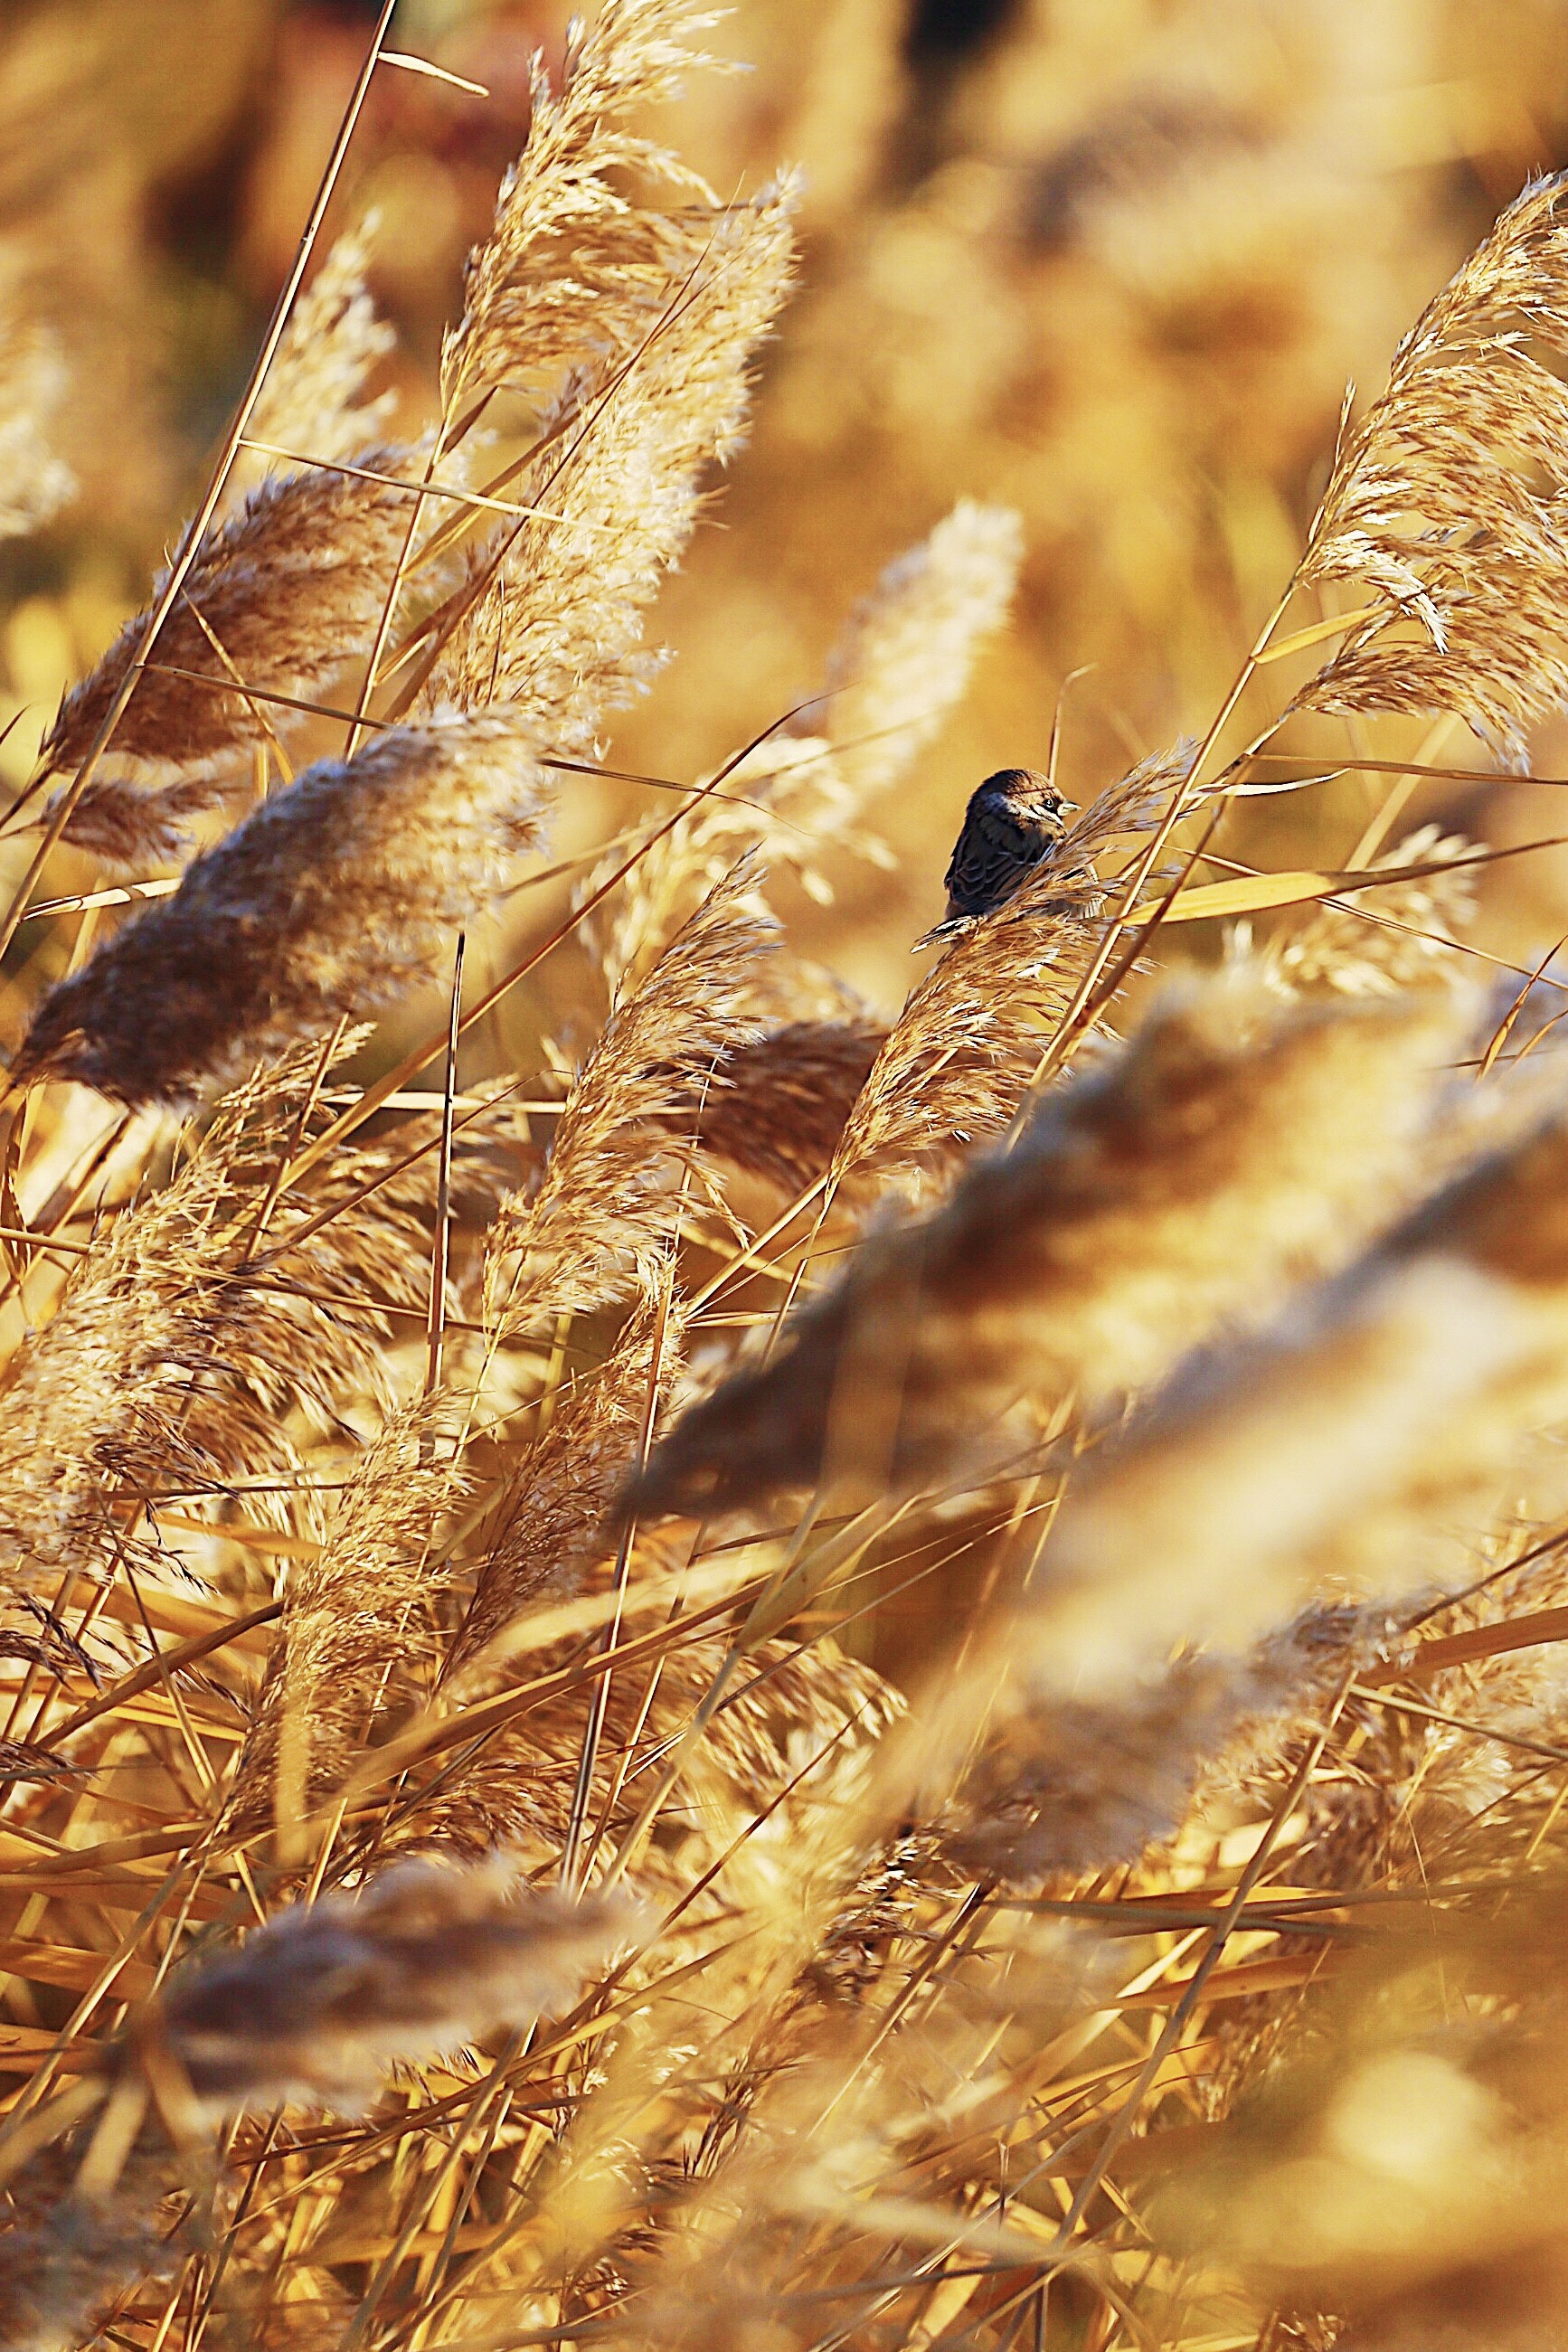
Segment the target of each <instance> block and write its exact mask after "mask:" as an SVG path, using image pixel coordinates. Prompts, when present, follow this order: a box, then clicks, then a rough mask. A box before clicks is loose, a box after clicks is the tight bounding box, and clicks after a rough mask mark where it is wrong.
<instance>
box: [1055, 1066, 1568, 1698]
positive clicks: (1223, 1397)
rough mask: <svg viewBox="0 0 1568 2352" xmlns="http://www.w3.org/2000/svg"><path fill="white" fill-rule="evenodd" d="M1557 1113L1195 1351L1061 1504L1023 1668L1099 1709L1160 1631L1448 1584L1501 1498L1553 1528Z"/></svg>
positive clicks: (1170, 1636)
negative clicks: (1036, 1630) (1233, 1342)
mask: <svg viewBox="0 0 1568 2352" xmlns="http://www.w3.org/2000/svg"><path fill="white" fill-rule="evenodd" d="M1565 1171H1568V1120H1565V1119H1564V1118H1563V1116H1562V1114H1561V1113H1559V1115H1558V1116H1557V1117H1556V1118H1553V1119H1552V1120H1549V1121H1547V1122H1546V1123H1545V1124H1544V1125H1543V1126H1542V1127H1540V1128H1538V1129H1535V1130H1534V1131H1533V1132H1532V1133H1531V1134H1530V1135H1529V1136H1527V1137H1526V1138H1524V1139H1522V1140H1521V1142H1519V1143H1516V1144H1513V1145H1511V1146H1510V1147H1509V1148H1507V1149H1506V1150H1502V1151H1500V1152H1499V1153H1496V1154H1494V1155H1493V1156H1492V1157H1490V1158H1489V1159H1488V1160H1483V1161H1482V1162H1481V1163H1480V1164H1479V1166H1478V1167H1476V1168H1475V1169H1474V1170H1473V1171H1470V1172H1469V1173H1468V1174H1465V1175H1462V1176H1460V1177H1458V1178H1457V1179H1456V1180H1455V1181H1453V1182H1452V1183H1451V1184H1450V1185H1448V1186H1447V1187H1446V1188H1444V1189H1443V1190H1442V1191H1441V1192H1438V1193H1437V1194H1436V1196H1435V1198H1434V1199H1433V1200H1431V1201H1430V1202H1426V1204H1425V1205H1424V1206H1422V1207H1421V1208H1420V1209H1418V1210H1416V1211H1415V1212H1413V1213H1411V1214H1410V1215H1409V1216H1408V1218H1407V1219H1406V1220H1405V1222H1404V1223H1402V1224H1401V1225H1400V1226H1398V1227H1397V1228H1396V1229H1395V1230H1394V1232H1393V1233H1392V1234H1390V1235H1389V1236H1388V1237H1387V1238H1386V1240H1384V1241H1383V1242H1381V1243H1379V1244H1377V1245H1376V1246H1375V1247H1374V1248H1373V1250H1372V1251H1371V1252H1370V1253H1369V1254H1368V1255H1367V1256H1366V1257H1365V1258H1364V1259H1363V1260H1362V1261H1360V1262H1358V1263H1357V1264H1355V1265H1352V1266H1350V1267H1348V1268H1347V1269H1346V1270H1345V1272H1344V1273H1343V1274H1342V1275H1340V1276H1337V1277H1335V1278H1334V1279H1333V1280H1332V1281H1331V1283H1329V1284H1328V1286H1326V1287H1325V1288H1324V1289H1323V1290H1322V1291H1321V1293H1320V1294H1319V1295H1318V1296H1316V1297H1313V1298H1310V1300H1309V1301H1308V1302H1307V1304H1306V1305H1305V1306H1304V1307H1298V1308H1296V1309H1293V1310H1291V1311H1290V1312H1289V1313H1288V1314H1287V1315H1286V1316H1285V1317H1284V1318H1283V1319H1282V1320H1281V1321H1280V1323H1279V1325H1278V1326H1277V1327H1276V1328H1273V1329H1272V1330H1270V1331H1268V1332H1266V1333H1264V1334H1263V1335H1261V1336H1259V1337H1257V1338H1254V1339H1246V1340H1243V1341H1242V1342H1240V1343H1239V1344H1238V1345H1237V1346H1236V1347H1235V1348H1234V1349H1230V1350H1228V1351H1226V1350H1216V1351H1213V1352H1210V1353H1207V1354H1205V1355H1202V1356H1200V1357H1197V1358H1195V1359H1194V1360H1193V1361H1192V1362H1191V1363H1190V1364H1189V1365H1188V1366H1186V1367H1185V1368H1184V1370H1182V1371H1180V1372H1179V1373H1178V1374H1177V1375H1176V1377H1175V1378H1174V1379H1173V1381H1172V1382H1171V1383H1170V1385H1169V1387H1168V1389H1167V1390H1166V1391H1165V1392H1164V1393H1163V1395H1162V1396H1161V1397H1160V1398H1159V1399H1157V1400H1156V1401H1155V1402H1154V1403H1153V1404H1152V1406H1151V1408H1150V1409H1149V1411H1148V1412H1146V1413H1145V1414H1144V1415H1143V1416H1142V1419H1141V1420H1140V1421H1139V1422H1137V1423H1134V1425H1133V1426H1132V1427H1131V1429H1130V1430H1129V1432H1128V1433H1127V1434H1126V1436H1125V1437H1123V1438H1122V1439H1121V1440H1120V1441H1119V1442H1117V1443H1116V1444H1114V1445H1111V1446H1110V1447H1108V1448H1107V1449H1106V1450H1105V1452H1104V1453H1103V1454H1101V1455H1100V1458H1099V1460H1098V1461H1097V1463H1096V1465H1095V1467H1094V1469H1093V1470H1092V1472H1090V1473H1089V1475H1087V1476H1086V1477H1085V1479H1084V1480H1083V1482H1082V1483H1081V1485H1080V1487H1079V1491H1078V1493H1077V1494H1076V1495H1075V1496H1073V1497H1072V1498H1071V1499H1070V1500H1069V1501H1068V1504H1067V1506H1066V1507H1065V1508H1064V1510H1063V1512H1062V1515H1061V1517H1060V1519H1059V1520H1058V1524H1057V1527H1056V1528H1055V1529H1054V1531H1053V1534H1052V1538H1051V1542H1050V1544H1049V1545H1048V1547H1047V1558H1046V1563H1045V1581H1044V1585H1043V1588H1042V1590H1043V1591H1044V1593H1045V1595H1046V1601H1045V1606H1044V1610H1043V1612H1042V1620H1043V1622H1044V1621H1047V1620H1048V1624H1049V1632H1048V1633H1047V1634H1044V1636H1043V1638H1042V1641H1041V1643H1039V1645H1038V1648H1039V1659H1038V1661H1037V1664H1035V1665H1033V1666H1032V1667H1031V1669H1030V1671H1031V1672H1033V1673H1037V1674H1038V1673H1044V1674H1046V1675H1048V1676H1049V1677H1050V1678H1051V1681H1052V1685H1053V1687H1054V1686H1055V1680H1056V1677H1057V1675H1058V1671H1059V1673H1060V1675H1061V1676H1062V1677H1063V1680H1062V1682H1061V1685H1060V1686H1061V1687H1062V1688H1063V1689H1068V1688H1070V1689H1071V1690H1073V1691H1074V1692H1075V1693H1076V1694H1078V1695H1079V1696H1086V1697H1089V1696H1095V1695H1096V1694H1097V1693H1100V1692H1103V1693H1104V1694H1105V1695H1106V1696H1108V1697H1109V1696H1110V1695H1111V1693H1112V1691H1113V1689H1114V1688H1115V1687H1116V1686H1117V1685H1118V1683H1119V1682H1120V1681H1121V1680H1122V1679H1123V1678H1124V1677H1125V1676H1126V1675H1128V1674H1130V1673H1131V1674H1137V1673H1139V1672H1141V1671H1145V1670H1147V1668H1148V1667H1149V1666H1150V1665H1151V1664H1153V1663H1154V1662H1155V1661H1157V1660H1158V1659H1160V1658H1162V1657H1163V1655H1164V1654H1166V1652H1167V1651H1168V1649H1169V1645H1170V1643H1172V1642H1173V1641H1174V1640H1177V1639H1183V1638H1185V1639H1188V1640H1193V1639H1209V1638H1215V1639H1216V1640H1219V1641H1221V1642H1222V1643H1224V1644H1225V1645H1226V1646H1227V1647H1231V1648H1235V1647H1237V1646H1238V1645H1240V1644H1243V1643H1246V1642H1247V1641H1250V1640H1251V1639H1253V1638H1254V1637H1255V1636H1256V1635H1257V1634H1258V1633H1260V1632H1262V1631H1263V1630H1264V1629H1265V1628H1266V1627H1268V1625H1269V1624H1271V1623H1275V1622H1282V1621H1283V1619H1284V1618H1285V1617H1287V1616H1288V1615H1289V1614H1290V1613H1291V1612H1293V1611H1294V1610H1295V1609H1296V1608H1297V1607H1298V1606H1300V1604H1301V1602H1303V1601H1306V1600H1307V1599H1309V1598H1310V1597H1311V1596H1312V1595H1313V1593H1315V1592H1321V1591H1327V1590H1337V1591H1345V1590H1346V1589H1350V1590H1352V1591H1353V1590H1355V1589H1357V1588H1360V1589H1361V1590H1362V1591H1364V1592H1367V1593H1369V1594H1370V1595H1372V1596H1373V1597H1374V1598H1378V1599H1382V1598H1385V1597H1389V1596H1393V1597H1397V1596H1398V1595H1399V1594H1400V1593H1402V1592H1408V1591H1412V1590H1415V1589H1420V1588H1422V1587H1425V1586H1430V1585H1432V1584H1436V1585H1437V1586H1439V1587H1441V1586H1443V1585H1444V1584H1450V1585H1451V1584H1453V1583H1455V1582H1457V1581H1458V1580H1459V1578H1460V1577H1461V1576H1462V1575H1463V1574H1464V1572H1465V1571H1466V1570H1467V1569H1468V1567H1469V1565H1470V1564H1471V1563H1472V1561H1473V1559H1474V1543H1475V1539H1476V1537H1477V1534H1478V1533H1479V1531H1480V1530H1481V1529H1482V1528H1484V1527H1485V1525H1486V1524H1487V1521H1488V1518H1489V1515H1490V1514H1491V1513H1493V1512H1495V1510H1496V1508H1497V1507H1498V1504H1499V1501H1500V1490H1501V1489H1502V1487H1503V1485H1504V1482H1505V1481H1507V1482H1509V1483H1510V1485H1511V1486H1514V1487H1515V1489H1516V1490H1517V1489H1518V1488H1519V1487H1520V1486H1524V1487H1525V1489H1526V1491H1529V1490H1530V1489H1531V1487H1533V1489H1534V1490H1535V1494H1536V1496H1537V1497H1538V1500H1539V1502H1540V1505H1541V1507H1542V1508H1543V1509H1544V1510H1545V1511H1547V1512H1550V1513H1552V1514H1555V1512H1556V1511H1557V1510H1559V1509H1560V1508H1561V1507H1562V1506H1563V1501H1564V1499H1568V1487H1565V1486H1564V1480H1563V1469H1562V1466H1561V1461H1560V1458H1559V1449H1558V1448H1557V1447H1555V1446H1546V1447H1539V1446H1536V1447H1535V1448H1534V1458H1533V1459H1531V1451H1532V1442H1533V1441H1537V1440H1539V1439H1540V1437H1541V1436H1542V1434H1543V1433H1552V1432H1554V1431H1556V1430H1557V1429H1558V1428H1559V1427H1560V1425H1561V1424H1562V1423H1563V1421H1564V1420H1565V1419H1568V1372H1565V1371H1564V1369H1563V1318H1564V1309H1565V1304H1568V1246H1565V1241H1564V1227H1563V1211H1562V1207H1561V1202H1562V1198H1563V1191H1562V1188H1563V1182H1564V1173H1565Z"/></svg>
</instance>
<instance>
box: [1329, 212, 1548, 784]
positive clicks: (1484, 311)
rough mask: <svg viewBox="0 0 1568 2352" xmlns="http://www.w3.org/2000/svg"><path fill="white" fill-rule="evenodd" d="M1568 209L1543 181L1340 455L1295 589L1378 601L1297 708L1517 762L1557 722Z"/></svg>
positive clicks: (1426, 316) (1458, 283)
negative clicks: (1378, 717) (1426, 724)
mask: <svg viewBox="0 0 1568 2352" xmlns="http://www.w3.org/2000/svg"><path fill="white" fill-rule="evenodd" d="M1562 196H1563V181H1562V179H1561V178H1560V177H1559V178H1552V179H1542V180H1537V181H1535V182H1534V183H1532V184H1531V186H1530V187H1528V188H1526V190H1525V191H1524V194H1522V195H1521V196H1520V197H1519V198H1518V200H1517V201H1516V202H1515V203H1514V204H1512V205H1510V206H1509V207H1508V209H1507V211H1506V212H1505V213H1504V214H1503V215H1502V216H1501V217H1500V220H1499V221H1498V224H1497V226H1496V227H1495V228H1494V229H1493V230H1492V233H1491V235H1490V236H1489V237H1487V238H1486V239H1485V241H1484V242H1483V243H1482V244H1481V245H1480V246H1479V247H1478V248H1477V250H1476V251H1475V252H1474V253H1473V254H1471V256H1470V257H1469V258H1468V261H1466V262H1465V263H1464V264H1463V265H1462V266H1461V268H1459V269H1458V270H1457V271H1456V273H1455V274H1454V276H1453V277H1452V278H1450V279H1449V281H1448V283H1447V286H1445V287H1444V288H1443V289H1442V291H1441V292H1440V293H1439V294H1438V295H1437V296H1436V299H1434V300H1433V301H1432V302H1430V303H1429V304H1428V305H1427V308H1426V310H1424V311H1423V312H1422V314H1421V317H1420V318H1419V319H1418V320H1416V322H1415V326H1414V327H1413V328H1412V329H1411V330H1410V331H1409V333H1408V334H1407V335H1406V336H1405V339H1404V340H1403V341H1402V342H1401V343H1400V345H1399V348H1398V350H1397V351H1396V352H1395V353H1394V362H1393V365H1392V367H1391V368H1390V371H1389V380H1388V385H1387V388H1386V390H1385V391H1384V393H1383V394H1381V395H1380V396H1379V398H1378V399H1377V400H1376V401H1374V402H1373V405H1372V407H1371V408H1370V409H1369V410H1368V412H1367V414H1366V415H1365V417H1364V418H1363V421H1362V423H1361V425H1359V426H1358V427H1357V428H1356V430H1355V432H1354V433H1353V434H1352V435H1351V436H1349V437H1348V438H1347V439H1346V440H1345V442H1344V445H1343V446H1342V450H1341V452H1340V455H1339V457H1338V459H1337V461H1336V463H1335V466H1334V469H1333V472H1332V475H1331V478H1330V481H1329V486H1328V488H1327V490H1326V491H1325V493H1324V496H1323V500H1322V505H1321V509H1320V510H1319V512H1318V515H1317V518H1316V520H1315V521H1314V523H1313V526H1312V530H1311V534H1310V538H1309V541H1308V543H1307V550H1306V553H1305V555H1304V556H1303V558H1302V562H1301V566H1300V573H1299V575H1298V577H1299V580H1300V584H1301V585H1302V586H1304V587H1324V586H1328V585H1329V584H1331V583H1334V584H1341V583H1342V584H1343V585H1345V586H1347V587H1349V588H1351V589H1352V590H1353V591H1355V592H1356V593H1359V594H1360V595H1362V596H1363V598H1370V599H1371V605H1370V609H1368V610H1366V611H1365V612H1364V614H1363V613H1361V612H1358V613H1357V614H1354V615H1353V616H1347V622H1346V631H1345V637H1344V642H1343V644H1342V646H1341V647H1340V649H1339V651H1338V652H1337V653H1336V654H1335V655H1334V656H1333V657H1332V659H1331V660H1330V661H1329V662H1327V663H1326V664H1325V665H1324V666H1323V667H1322V668H1321V669H1320V670H1319V672H1318V673H1317V675H1316V676H1315V677H1313V678H1312V679H1311V681H1310V684H1309V685H1308V686H1306V687H1305V688H1302V689H1301V691H1300V694H1299V695H1298V696H1297V698H1296V701H1295V705H1294V707H1295V708H1296V709H1302V710H1315V711H1321V712H1325V713H1329V712H1356V711H1373V710H1408V711H1418V712H1423V713H1426V712H1435V711H1452V712H1453V713H1454V714H1455V715H1456V716H1457V717H1459V718H1461V719H1465V720H1466V721H1467V722H1468V724H1469V725H1470V726H1472V727H1473V728H1474V729H1475V730H1476V731H1477V733H1478V734H1479V735H1480V736H1482V737H1483V738H1484V740H1486V741H1487V742H1488V743H1489V744H1491V745H1492V746H1493V747H1494V748H1495V749H1496V750H1497V751H1499V753H1500V754H1502V755H1504V756H1507V757H1509V758H1510V759H1514V760H1518V759H1521V758H1522V755H1523V751H1524V743H1525V733H1526V730H1528V729H1529V728H1531V726H1533V725H1536V724H1537V723H1539V721H1541V720H1542V719H1546V718H1548V717H1550V716H1551V715H1552V713H1554V712H1556V711H1558V710H1560V709H1562V708H1563V702H1564V698H1565V696H1568V666H1565V664H1568V649H1565V646H1564V640H1563V624H1562V614H1561V611H1560V607H1559V599H1558V594H1557V582H1558V576H1559V572H1560V567H1561V562H1562V555H1561V548H1562V534H1563V513H1562V505H1563V491H1564V488H1565V487H1568V471H1565V469H1564V457H1563V452H1564V449H1565V448H1568V390H1565V389H1564V386H1563V383H1562V380H1561V379H1560V377H1558V376H1557V375H1555V374H1554V373H1552V368H1551V367H1550V365H1549V364H1548V363H1547V362H1548V360H1549V359H1550V358H1552V357H1556V358H1558V359H1561V358H1562V356H1563V352H1564V351H1565V350H1568V309H1565V307H1564V297H1565V292H1568V231H1565V230H1564V227H1563V223H1562V221H1561V220H1560V217H1559V207H1560V205H1561V202H1562ZM1531 344H1534V345H1535V346H1536V347H1537V349H1538V350H1539V352H1541V354H1542V356H1539V357H1538V356H1537V355H1536V351H1535V350H1532V349H1531V348H1530V346H1531Z"/></svg>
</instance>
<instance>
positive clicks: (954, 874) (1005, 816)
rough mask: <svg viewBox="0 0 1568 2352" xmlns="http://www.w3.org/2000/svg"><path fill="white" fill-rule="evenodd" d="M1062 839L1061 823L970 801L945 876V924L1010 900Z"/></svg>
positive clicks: (981, 913) (984, 911)
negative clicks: (1045, 820)
mask: <svg viewBox="0 0 1568 2352" xmlns="http://www.w3.org/2000/svg"><path fill="white" fill-rule="evenodd" d="M1060 839H1061V826H1060V824H1059V822H1053V823H1048V824H1042V823H1040V822H1039V821H1037V820H1033V821H1032V820H1030V819H1029V818H1026V817H1025V816H1022V815H1021V814H1019V813H1018V812H1017V811H1016V810H1014V809H1010V808H1008V807H1006V806H1005V805H1003V804H1000V803H997V802H994V801H991V802H984V801H981V802H972V803H970V808H969V814H968V815H967V816H966V817H965V818H964V820H963V832H962V833H961V834H960V835H959V836H958V842H957V845H956V847H955V848H954V850H953V853H952V864H951V865H950V866H949V867H948V869H947V873H946V875H945V877H943V878H944V880H945V882H946V885H947V899H948V908H947V919H949V920H952V919H953V918H954V917H955V916H959V915H985V914H989V913H990V911H991V909H992V908H993V907H999V906H1000V905H1001V904H1002V901H1003V900H1004V899H1005V898H1011V897H1012V895H1013V893H1014V891H1015V890H1016V888H1017V887H1018V885H1019V883H1020V882H1022V881H1023V879H1024V877H1025V876H1026V874H1030V873H1032V872H1033V871H1034V869H1035V867H1036V866H1038V865H1040V864H1041V863H1042V862H1043V860H1044V859H1046V858H1047V857H1048V856H1050V854H1051V852H1052V850H1053V849H1055V847H1056V845H1057V844H1058V841H1059V840H1060Z"/></svg>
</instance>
